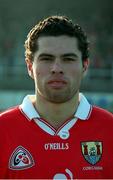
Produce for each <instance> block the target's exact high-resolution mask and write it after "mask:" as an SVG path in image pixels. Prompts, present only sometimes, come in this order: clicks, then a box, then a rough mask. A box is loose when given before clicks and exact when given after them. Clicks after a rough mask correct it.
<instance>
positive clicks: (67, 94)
mask: <svg viewBox="0 0 113 180" xmlns="http://www.w3.org/2000/svg"><path fill="white" fill-rule="evenodd" d="M37 43H38V50H37V51H36V52H35V54H34V59H33V62H31V61H30V60H28V59H27V60H26V63H27V68H28V73H29V75H30V76H31V77H32V78H33V80H34V83H35V93H36V99H35V100H34V106H35V108H36V110H37V111H38V112H39V114H40V116H41V117H43V118H44V119H46V121H47V122H48V123H49V124H51V125H52V126H53V127H54V128H56V129H58V128H59V127H60V126H61V125H62V124H63V123H64V122H65V121H66V119H68V118H70V117H72V116H73V114H74V113H75V111H76V109H77V107H78V104H79V88H80V84H81V81H82V78H83V76H84V73H85V71H86V70H87V68H88V64H89V61H88V60H85V61H84V62H82V53H81V51H80V50H79V49H78V43H77V39H76V38H75V37H69V36H57V37H55V36H49V37H40V38H38V40H37ZM64 112H65V113H64Z"/></svg>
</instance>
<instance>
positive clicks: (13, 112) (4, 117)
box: [0, 106, 20, 123]
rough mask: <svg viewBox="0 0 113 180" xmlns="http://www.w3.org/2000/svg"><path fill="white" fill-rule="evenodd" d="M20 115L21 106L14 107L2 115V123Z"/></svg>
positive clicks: (0, 115) (0, 120)
mask: <svg viewBox="0 0 113 180" xmlns="http://www.w3.org/2000/svg"><path fill="white" fill-rule="evenodd" d="M19 113H20V110H19V106H15V107H12V108H10V109H7V110H5V111H3V112H1V113H0V123H1V122H2V121H6V120H8V121H9V120H10V119H12V117H17V116H18V114H19Z"/></svg>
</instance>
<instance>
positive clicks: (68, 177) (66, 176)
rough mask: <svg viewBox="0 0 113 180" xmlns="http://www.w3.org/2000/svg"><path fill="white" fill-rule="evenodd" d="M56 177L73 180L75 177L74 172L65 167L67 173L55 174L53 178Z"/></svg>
mask: <svg viewBox="0 0 113 180" xmlns="http://www.w3.org/2000/svg"><path fill="white" fill-rule="evenodd" d="M55 179H64V180H68V179H70V180H72V179H73V174H72V172H71V171H70V170H69V169H65V173H64V174H63V173H57V174H55V175H54V177H53V180H55Z"/></svg>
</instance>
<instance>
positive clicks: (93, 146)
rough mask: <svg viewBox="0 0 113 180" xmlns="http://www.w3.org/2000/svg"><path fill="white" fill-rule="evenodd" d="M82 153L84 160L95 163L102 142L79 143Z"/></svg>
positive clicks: (98, 156) (98, 158) (97, 159)
mask: <svg viewBox="0 0 113 180" xmlns="http://www.w3.org/2000/svg"><path fill="white" fill-rule="evenodd" d="M81 148H82V154H83V156H84V158H85V160H86V161H88V162H89V163H90V164H91V165H95V164H96V163H97V162H99V160H100V159H101V156H102V142H99V141H90V142H82V143H81Z"/></svg>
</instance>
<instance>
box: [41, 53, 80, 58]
mask: <svg viewBox="0 0 113 180" xmlns="http://www.w3.org/2000/svg"><path fill="white" fill-rule="evenodd" d="M43 56H46V57H54V55H52V54H48V53H42V54H40V55H39V58H40V57H43ZM69 56H71V57H75V58H77V57H78V55H77V54H75V53H66V54H62V55H61V57H69Z"/></svg>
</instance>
